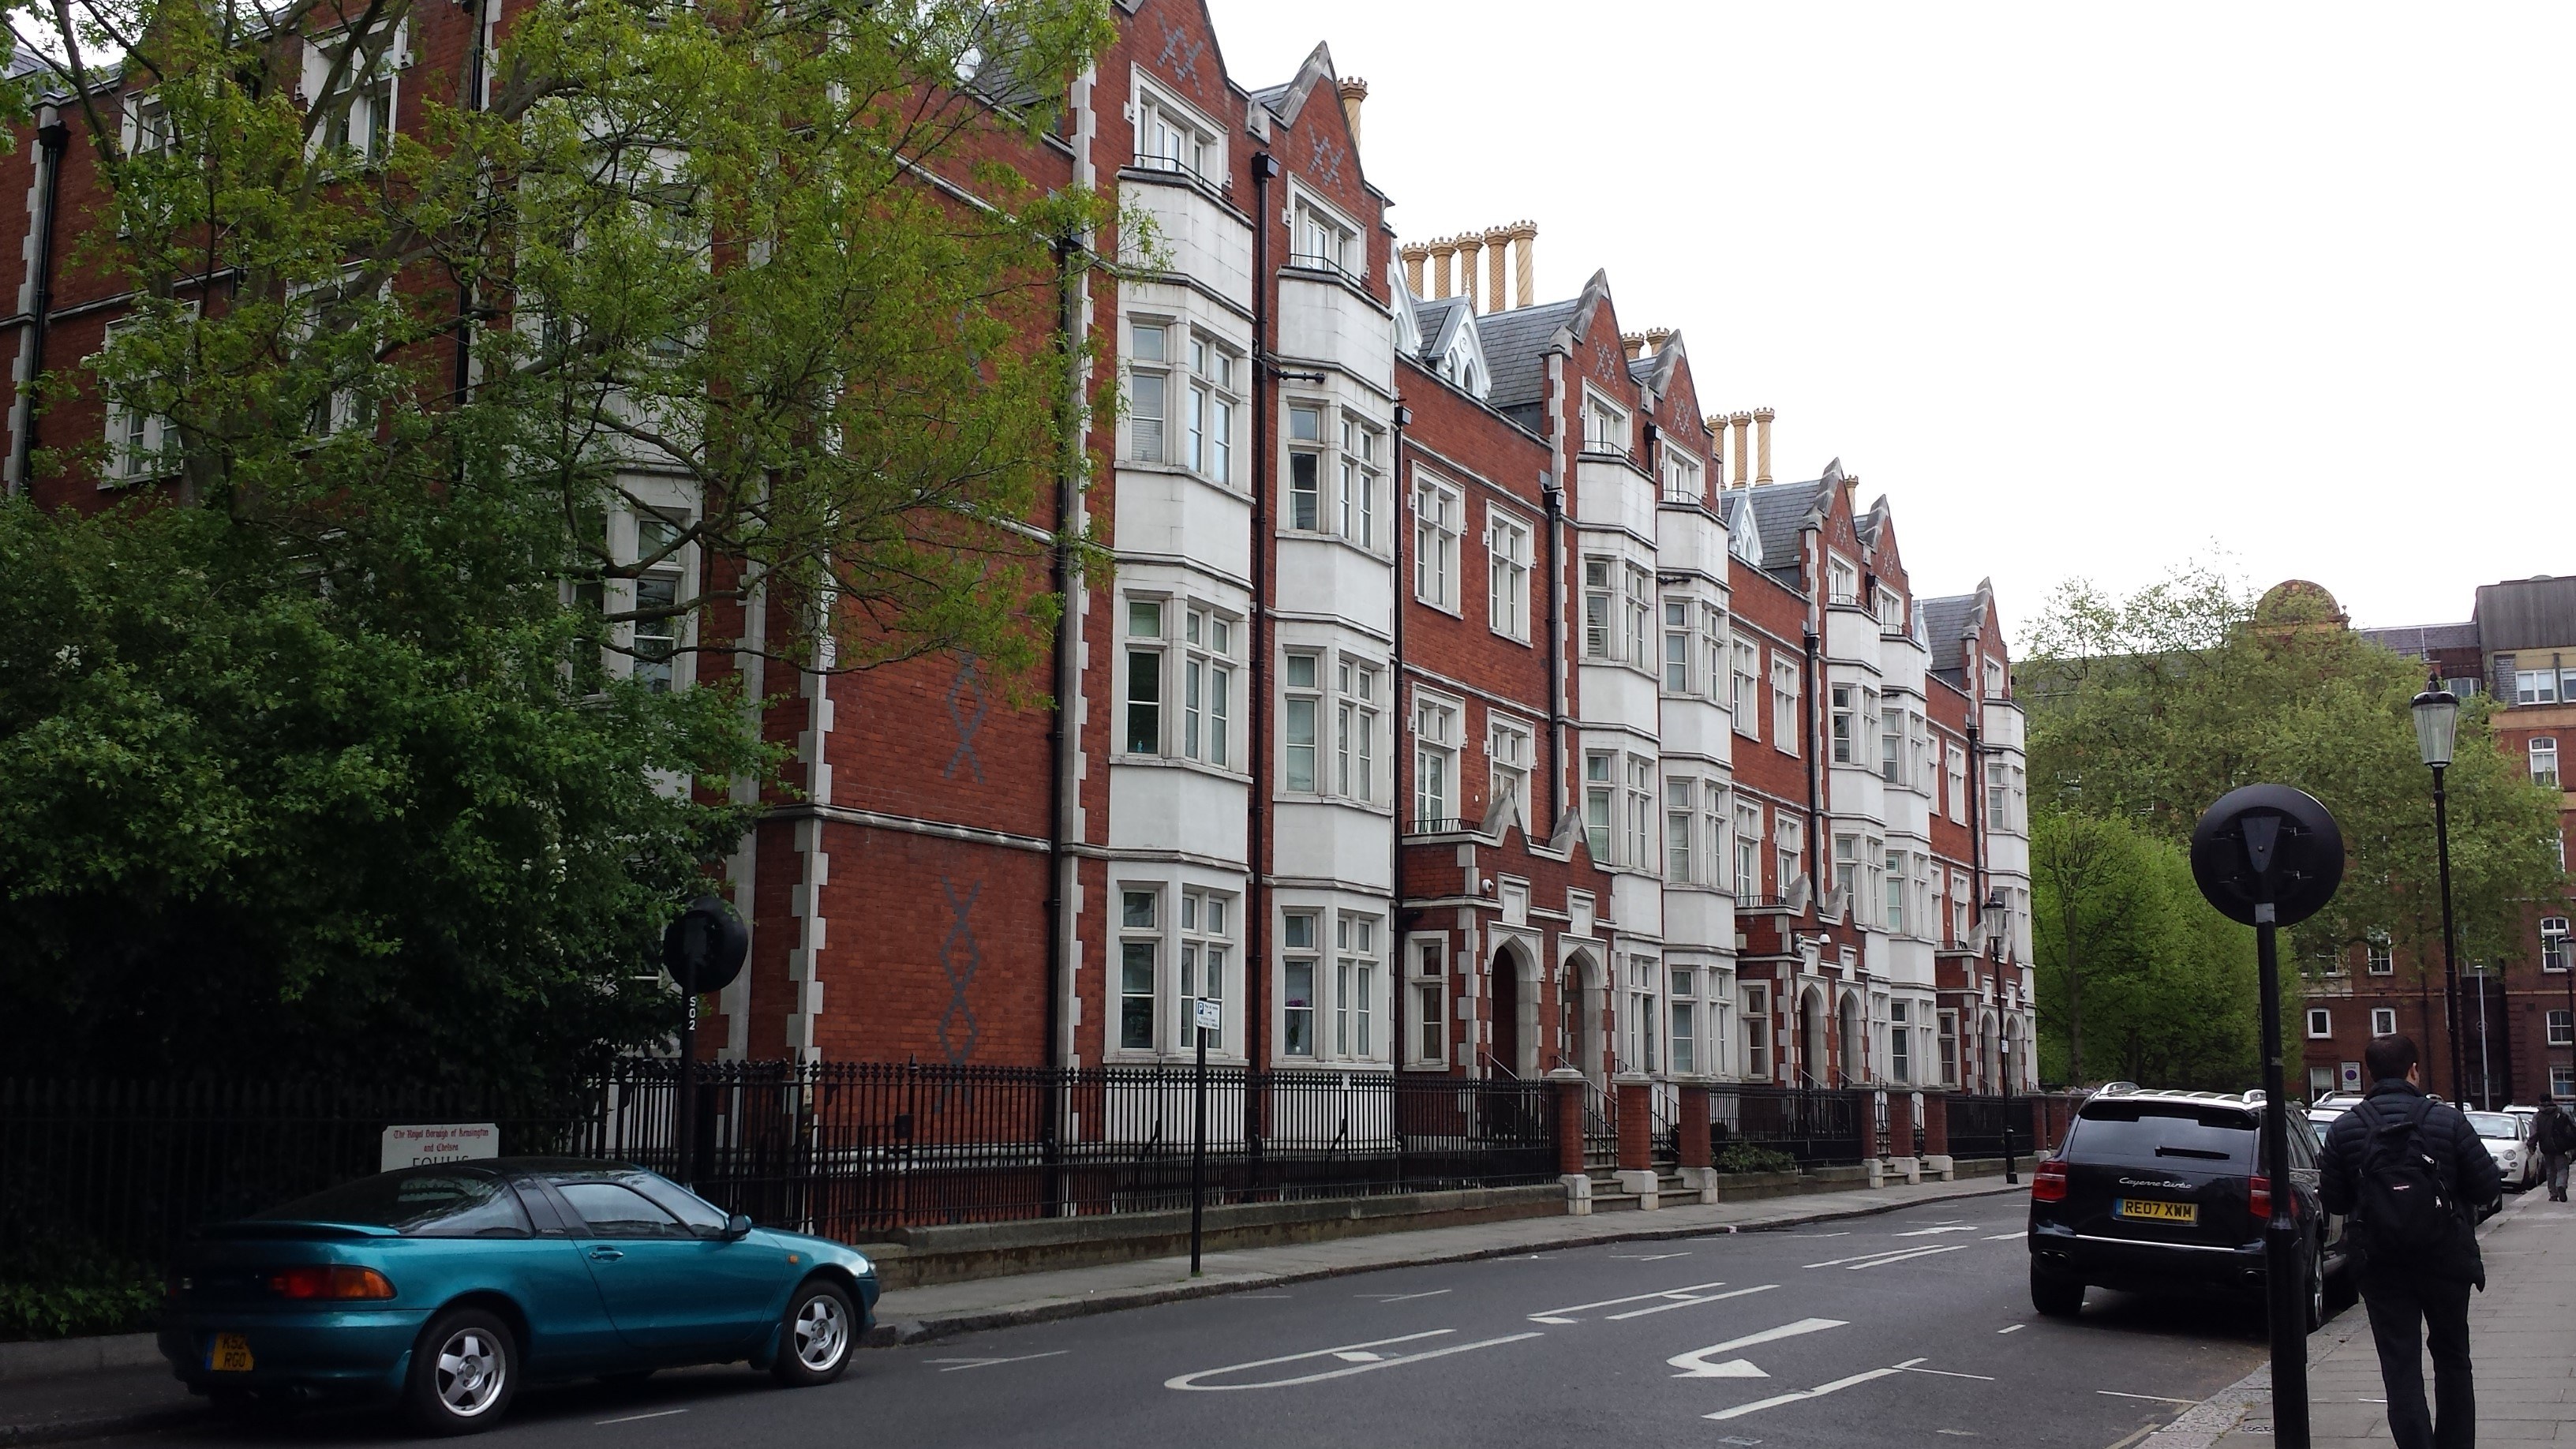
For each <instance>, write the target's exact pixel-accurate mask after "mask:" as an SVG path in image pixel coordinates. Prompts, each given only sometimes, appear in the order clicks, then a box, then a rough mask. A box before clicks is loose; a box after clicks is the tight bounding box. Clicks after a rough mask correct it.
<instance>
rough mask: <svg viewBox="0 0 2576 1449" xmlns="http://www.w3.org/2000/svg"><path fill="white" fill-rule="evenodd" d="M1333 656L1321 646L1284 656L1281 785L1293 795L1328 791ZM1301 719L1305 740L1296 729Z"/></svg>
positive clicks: (1282, 672) (1280, 713)
mask: <svg viewBox="0 0 2576 1449" xmlns="http://www.w3.org/2000/svg"><path fill="white" fill-rule="evenodd" d="M1331 657H1332V656H1331V655H1329V654H1328V653H1326V652H1325V651H1323V650H1321V649H1289V650H1284V651H1282V653H1281V656H1280V667H1279V788H1280V789H1281V790H1283V791H1285V792H1287V793H1288V794H1291V795H1320V794H1322V793H1324V781H1325V774H1324V738H1323V731H1324V696H1325V694H1326V692H1327V689H1326V679H1325V671H1326V669H1327V667H1328V665H1329V661H1330V659H1331ZM1301 673H1302V674H1303V676H1304V677H1303V678H1300V677H1299V676H1300V674H1301ZM1300 718H1303V719H1304V721H1305V731H1304V738H1303V739H1300V738H1299V737H1298V731H1297V728H1296V725H1297V721H1298V720H1299V719H1300ZM1300 751H1303V752H1304V754H1303V758H1304V761H1305V771H1306V773H1305V779H1304V783H1302V784H1301V783H1299V781H1298V775H1297V765H1298V760H1299V758H1300V755H1299V752H1300Z"/></svg>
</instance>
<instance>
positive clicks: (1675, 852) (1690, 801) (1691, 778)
mask: <svg viewBox="0 0 2576 1449" xmlns="http://www.w3.org/2000/svg"><path fill="white" fill-rule="evenodd" d="M1699 835H1700V819H1699V777H1698V776H1696V775H1666V776H1665V777H1664V884H1666V885H1680V886H1686V885H1695V884H1697V883H1698V882H1697V880H1696V879H1695V876H1696V875H1697V874H1698V873H1699V872H1701V871H1704V870H1706V869H1707V866H1706V864H1705V863H1704V862H1702V861H1701V860H1700V859H1699V850H1698V849H1697V846H1698V842H1699Z"/></svg>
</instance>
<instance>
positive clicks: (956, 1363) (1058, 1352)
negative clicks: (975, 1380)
mask: <svg viewBox="0 0 2576 1449" xmlns="http://www.w3.org/2000/svg"><path fill="white" fill-rule="evenodd" d="M1071 1352H1073V1350H1072V1349H1069V1348H1058V1349H1050V1350H1049V1351H1047V1352H1045V1353H1024V1354H1021V1355H1019V1356H1018V1357H1017V1358H934V1359H932V1360H930V1361H931V1362H932V1363H944V1364H947V1365H949V1367H947V1368H944V1369H941V1370H940V1372H941V1373H944V1374H953V1373H956V1372H958V1371H960V1370H962V1369H979V1368H991V1367H992V1366H993V1365H995V1364H997V1363H1027V1362H1028V1361H1029V1360H1030V1359H1033V1358H1062V1357H1064V1356H1065V1355H1066V1354H1069V1353H1071Z"/></svg>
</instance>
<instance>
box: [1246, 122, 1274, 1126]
mask: <svg viewBox="0 0 2576 1449" xmlns="http://www.w3.org/2000/svg"><path fill="white" fill-rule="evenodd" d="M1278 177H1279V161H1278V158H1277V157H1274V156H1272V155H1271V154H1270V153H1269V152H1267V151H1255V152H1254V153H1252V358H1253V362H1252V368H1253V375H1252V382H1253V386H1252V441H1253V449H1254V451H1253V455H1252V456H1253V465H1252V657H1251V660H1250V665H1251V668H1250V673H1251V675H1252V679H1251V687H1250V689H1249V690H1248V691H1247V692H1248V693H1249V694H1250V696H1251V699H1252V720H1251V725H1252V729H1251V735H1252V738H1251V740H1250V742H1249V743H1250V745H1251V749H1252V788H1251V794H1250V799H1249V809H1250V818H1249V819H1248V820H1247V821H1246V822H1245V825H1246V827H1247V828H1246V839H1247V842H1248V848H1247V854H1248V857H1249V858H1248V859H1247V861H1246V862H1245V863H1246V864H1247V865H1248V866H1249V867H1250V868H1249V870H1247V871H1246V873H1245V876H1244V883H1243V893H1244V896H1245V906H1244V912H1243V937H1244V949H1243V961H1244V971H1243V1049H1244V1062H1245V1064H1246V1066H1247V1067H1249V1069H1250V1070H1252V1071H1256V1072H1258V1071H1260V1070H1261V1069H1262V1065H1263V1063H1264V1062H1265V1061H1267V1060H1268V1054H1269V1047H1270V1031H1269V1026H1270V992H1269V989H1268V988H1269V985H1270V891H1269V886H1268V879H1267V876H1268V871H1269V865H1270V858H1269V851H1268V844H1269V833H1270V830H1269V827H1270V730H1269V721H1270V593H1269V589H1270V545H1271V538H1270V490H1271V489H1272V488H1273V487H1275V486H1277V483H1278V471H1277V468H1276V462H1277V459H1276V454H1277V451H1278V449H1277V446H1276V442H1275V440H1274V439H1273V438H1272V437H1271V435H1270V388H1271V383H1272V378H1273V377H1274V376H1275V375H1276V373H1277V372H1278V368H1277V367H1276V366H1275V365H1273V363H1272V361H1271V356H1270V287H1271V276H1270V183H1271V182H1273V181H1275V180H1277V179H1278ZM1262 1095H1263V1094H1262V1093H1260V1092H1251V1093H1248V1094H1246V1096H1245V1098H1244V1106H1243V1111H1244V1123H1243V1131H1244V1139H1245V1145H1246V1147H1247V1148H1248V1149H1249V1150H1250V1153H1251V1155H1252V1157H1253V1159H1254V1160H1255V1161H1258V1160H1259V1159H1260V1157H1261V1137H1262V1120H1261V1119H1262V1110H1261V1108H1262Z"/></svg>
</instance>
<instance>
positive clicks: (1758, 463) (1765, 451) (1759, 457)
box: [1753, 408, 1776, 483]
mask: <svg viewBox="0 0 2576 1449" xmlns="http://www.w3.org/2000/svg"><path fill="white" fill-rule="evenodd" d="M1774 416H1776V415H1775V414H1774V413H1773V412H1772V411H1771V409H1769V408H1755V409H1754V410H1753V421H1754V424H1755V426H1756V428H1757V430H1758V431H1757V438H1756V442H1755V444H1754V454H1753V460H1754V466H1755V467H1757V468H1758V469H1760V470H1761V471H1759V472H1758V473H1756V474H1755V475H1754V478H1753V481H1754V482H1756V483H1768V482H1770V481H1771V419H1772V418H1773V417H1774Z"/></svg>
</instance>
